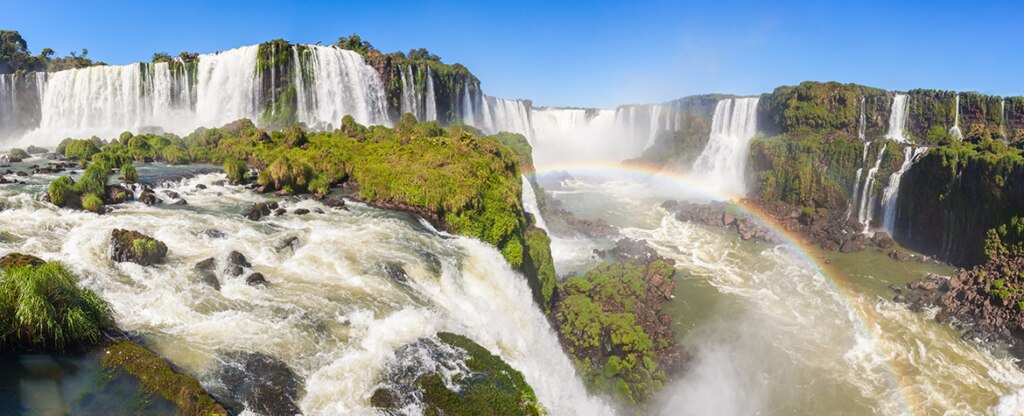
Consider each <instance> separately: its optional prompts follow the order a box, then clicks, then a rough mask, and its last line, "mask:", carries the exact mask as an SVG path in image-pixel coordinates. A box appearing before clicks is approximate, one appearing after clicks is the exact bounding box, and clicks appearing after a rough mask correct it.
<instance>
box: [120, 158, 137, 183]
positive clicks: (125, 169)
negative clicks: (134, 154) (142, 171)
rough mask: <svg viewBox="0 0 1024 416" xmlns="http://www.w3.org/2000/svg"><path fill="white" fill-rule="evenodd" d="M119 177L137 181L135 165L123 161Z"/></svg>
mask: <svg viewBox="0 0 1024 416" xmlns="http://www.w3.org/2000/svg"><path fill="white" fill-rule="evenodd" d="M121 177H123V178H124V180H126V181H128V182H138V181H139V173H138V172H136V171H135V165H133V164H132V162H125V163H123V164H121Z"/></svg>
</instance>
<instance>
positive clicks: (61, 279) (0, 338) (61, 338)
mask: <svg viewBox="0 0 1024 416" xmlns="http://www.w3.org/2000/svg"><path fill="white" fill-rule="evenodd" d="M77 281H78V277H77V276H75V275H74V274H73V273H71V272H70V271H68V270H67V269H66V268H64V266H63V265H62V264H60V263H57V262H51V263H47V264H44V265H41V266H25V267H15V268H9V269H5V270H4V271H3V275H2V276H0V345H3V346H4V347H5V348H13V349H16V350H56V351H63V350H64V349H65V348H67V347H78V346H87V345H93V344H96V343H97V342H99V340H100V335H101V331H102V330H103V329H105V328H109V327H111V326H112V325H113V318H112V314H111V309H110V306H109V305H108V304H107V303H106V302H105V301H104V300H103V299H101V298H100V297H99V296H98V295H97V294H96V293H95V292H93V291H91V290H89V289H85V288H81V287H79V286H78V285H77Z"/></svg>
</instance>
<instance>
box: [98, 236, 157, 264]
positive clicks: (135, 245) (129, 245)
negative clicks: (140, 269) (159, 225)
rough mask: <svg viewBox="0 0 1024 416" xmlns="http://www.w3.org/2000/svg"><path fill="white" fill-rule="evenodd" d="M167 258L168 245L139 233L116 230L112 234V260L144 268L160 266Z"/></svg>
mask: <svg viewBox="0 0 1024 416" xmlns="http://www.w3.org/2000/svg"><path fill="white" fill-rule="evenodd" d="M166 256H167V245H166V244H164V243H163V242H161V241H158V240H156V239H154V238H153V237H150V236H148V235H145V234H142V233H140V232H138V231H131V230H121V229H115V230H113V231H111V233H110V259H111V260H113V261H115V262H119V263H121V262H132V263H136V264H141V265H143V266H150V265H154V264H158V263H160V262H162V261H163V259H164V257H166Z"/></svg>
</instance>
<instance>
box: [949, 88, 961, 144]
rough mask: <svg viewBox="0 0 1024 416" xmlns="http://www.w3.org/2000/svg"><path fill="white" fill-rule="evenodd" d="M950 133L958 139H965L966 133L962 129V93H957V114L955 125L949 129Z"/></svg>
mask: <svg viewBox="0 0 1024 416" xmlns="http://www.w3.org/2000/svg"><path fill="white" fill-rule="evenodd" d="M949 134H951V135H953V138H955V139H957V140H960V141H963V140H964V133H963V132H961V131H960V94H957V95H956V115H955V116H953V127H951V128H950V129H949Z"/></svg>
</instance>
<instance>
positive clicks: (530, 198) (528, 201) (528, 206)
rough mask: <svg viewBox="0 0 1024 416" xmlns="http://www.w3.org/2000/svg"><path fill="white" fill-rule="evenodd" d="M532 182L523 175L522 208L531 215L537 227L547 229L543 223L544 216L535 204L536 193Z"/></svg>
mask: <svg viewBox="0 0 1024 416" xmlns="http://www.w3.org/2000/svg"><path fill="white" fill-rule="evenodd" d="M534 192H535V191H534V189H533V183H532V182H530V179H529V178H527V177H526V175H523V210H525V211H526V212H528V213H530V214H532V215H533V219H534V221H535V222H536V225H537V228H541V229H543V230H544V231H547V229H548V226H547V224H545V223H544V217H542V216H541V215H540V207H539V206H538V205H537V194H536V193H534Z"/></svg>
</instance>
